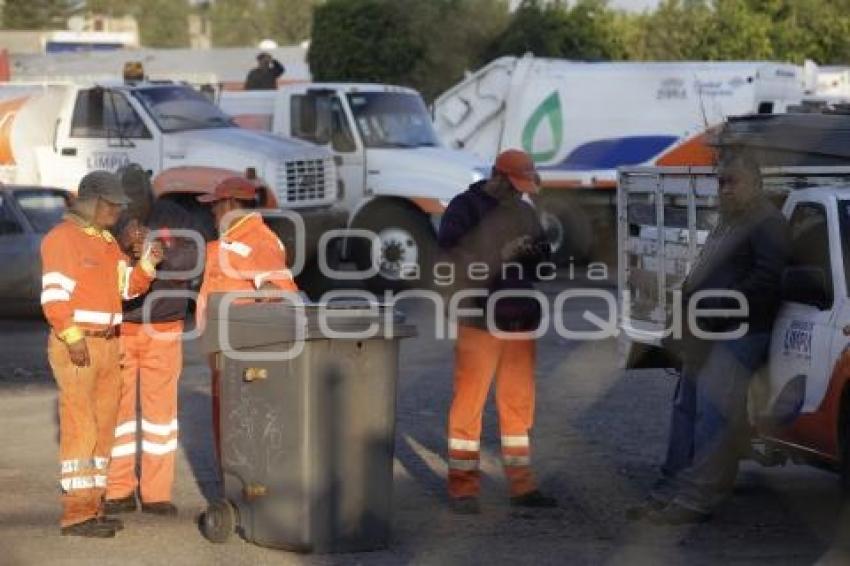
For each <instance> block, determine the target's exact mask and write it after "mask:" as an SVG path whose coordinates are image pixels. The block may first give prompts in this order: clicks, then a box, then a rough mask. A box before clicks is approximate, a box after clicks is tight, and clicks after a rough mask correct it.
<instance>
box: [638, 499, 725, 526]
mask: <svg viewBox="0 0 850 566" xmlns="http://www.w3.org/2000/svg"><path fill="white" fill-rule="evenodd" d="M646 518H647V519H648V520H649V522H650V523H653V524H655V525H694V524H697V523H705V522H706V521H708V520H709V519H711V514H710V513H705V512H703V511H697V510H696V509H690V508H688V507H684V506H682V505H679V504H678V503H670V504H669V505H667V506H666V507H664V508H663V509H659V510H657V511H651V512H649V513H648V514H647V515H646Z"/></svg>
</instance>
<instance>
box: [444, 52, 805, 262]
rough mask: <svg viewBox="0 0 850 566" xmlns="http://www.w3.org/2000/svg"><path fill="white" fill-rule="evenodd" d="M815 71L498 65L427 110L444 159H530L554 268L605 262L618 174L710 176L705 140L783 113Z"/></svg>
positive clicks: (745, 65) (770, 66)
mask: <svg viewBox="0 0 850 566" xmlns="http://www.w3.org/2000/svg"><path fill="white" fill-rule="evenodd" d="M815 82H816V67H815V66H814V65H813V64H807V65H805V66H796V65H790V64H780V63H765V62H753V61H746V62H722V63H715V62H699V63H697V62H675V63H642V62H641V63H619V62H616V63H612V62H600V63H584V62H575V61H565V60H557V59H540V58H534V57H531V56H526V57H522V58H516V57H502V58H500V59H496V60H495V61H492V62H491V63H489V64H488V65H486V66H484V67H483V68H481V69H479V70H478V71H476V72H474V73H471V74H470V75H468V76H467V77H466V78H465V79H464V80H463V81H461V82H460V83H459V84H457V85H456V86H454V87H452V88H451V89H449V90H448V91H446V92H445V93H444V94H443V95H441V96H440V97H439V98H438V99H437V100H436V102H435V103H434V109H433V110H434V120H435V125H436V128H437V132H438V133H439V134H440V136H441V137H442V138H443V140H444V141H445V143H446V144H448V145H449V146H450V147H455V148H463V149H467V150H469V151H472V152H474V153H476V154H478V155H479V156H481V157H482V158H485V159H492V158H493V157H494V156H495V155H496V154H497V153H498V152H499V151H500V150H503V149H507V148H519V149H523V150H525V151H527V152H529V153H530V154H531V155H532V156H533V157H534V159H535V161H536V162H537V164H538V167H539V169H540V172H541V176H542V179H543V186H544V190H543V192H542V194H541V199H540V208H541V211H542V218H541V219H542V221H543V224H544V226H545V227H546V229H547V232H548V233H549V237H550V241H551V242H552V245H553V249H554V252H555V255H556V257H557V258H559V259H560V260H561V261H566V262H569V261H570V258H573V259H574V260H575V261H579V260H585V259H588V258H591V257H597V258H609V257H610V255H611V254H610V251H611V250H612V249H613V244H614V242H615V233H614V226H615V194H616V191H615V188H616V180H617V168H618V167H623V166H636V165H691V166H695V165H709V164H710V163H711V158H712V155H711V152H710V151H708V149H707V148H706V146H705V143H704V134H705V132H706V130H708V129H709V128H711V127H713V126H716V125H719V124H721V123H722V122H723V121H724V120H725V119H726V118H727V117H728V116H733V115H741V114H749V113H758V114H772V113H780V112H784V111H785V110H786V108H787V107H788V105H789V104H797V103H799V102H800V101H801V99H802V98H803V97H804V95H805V93H806V92H808V91H809V90H811V89H813V88H814V84H815Z"/></svg>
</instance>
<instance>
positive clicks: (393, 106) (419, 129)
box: [219, 83, 489, 288]
mask: <svg viewBox="0 0 850 566" xmlns="http://www.w3.org/2000/svg"><path fill="white" fill-rule="evenodd" d="M219 104H220V105H221V107H222V109H223V110H224V111H225V112H227V113H228V114H230V115H232V116H234V118H235V119H236V122H237V123H239V124H241V125H243V126H244V127H246V128H255V129H259V130H266V131H271V132H273V133H275V134H277V135H279V136H282V137H284V138H298V139H300V140H304V141H308V142H311V143H313V144H316V145H318V146H321V147H323V148H327V149H328V150H330V151H331V152H333V154H334V156H335V159H336V163H337V171H338V175H339V179H340V187H341V189H340V190H341V193H342V203H343V206H344V208H345V209H346V210H347V211H348V212H349V226H350V227H351V228H358V229H365V230H369V231H371V232H373V233H374V234H376V235H377V237H378V239H379V241H380V246H381V249H380V253H379V254H377V258H378V265H379V271H378V274H377V275H376V276H375V277H374V278H373V280H372V281H371V283H372V286H373V287H375V288H398V287H403V286H405V285H407V284H409V283H415V282H416V281H417V280H422V279H423V276H426V275H427V276H428V277H430V272H431V270H432V264H433V261H434V251H435V228H436V227H437V223H438V222H439V218H440V216H441V214H442V213H443V211H444V210H445V207H446V205H447V204H448V202H449V201H450V200H451V199H452V197H454V196H455V195H457V194H458V193H460V192H461V191H463V190H465V189H466V188H467V186H469V185H470V184H471V183H473V182H475V181H477V180H480V179H482V178H484V177H485V176H487V175H488V174H489V168H488V167H486V166H485V162H483V161H482V160H480V159H478V158H476V157H474V156H473V155H472V154H470V153H466V152H463V151H458V150H453V149H448V148H446V147H444V146H443V145H442V144H441V143H440V141H439V139H438V138H437V135H436V133H435V132H434V128H433V125H432V122H431V116H430V115H429V114H428V110H427V108H426V107H425V104H424V102H423V101H422V98H421V97H420V96H419V93H418V92H416V91H415V90H412V89H409V88H404V87H397V86H388V85H378V84H349V83H305V84H294V85H288V86H285V87H283V88H281V89H279V90H277V91H254V92H223V93H222V94H221V98H220V101H219ZM364 243H365V244H367V245H362V244H364ZM344 253H345V255H347V256H350V258H351V259H353V260H354V261H355V262H356V264H357V266H358V268H359V269H361V270H365V269H367V268H368V267H369V266H370V265H371V264H372V253H371V251H370V246H369V245H368V241H367V240H364V239H362V238H356V239H355V238H351V239H350V240H348V242H347V243H346V245H345V250H344ZM425 279H427V277H425ZM423 282H425V281H423Z"/></svg>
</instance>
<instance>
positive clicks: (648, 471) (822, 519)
mask: <svg viewBox="0 0 850 566" xmlns="http://www.w3.org/2000/svg"><path fill="white" fill-rule="evenodd" d="M576 285H577V283H575V282H573V283H569V282H564V281H558V282H554V283H550V284H547V285H546V287H545V291H546V293H547V295H548V296H549V297H550V298H554V295H555V294H556V293H558V292H560V291H561V290H563V289H564V288H566V287H570V286H576ZM603 287H604V285H603ZM401 308H402V310H404V311H405V313H406V315H407V317H408V320H409V321H411V322H414V323H415V324H416V325H417V327H418V329H419V337H418V338H415V339H410V340H406V341H404V342H403V343H402V345H401V365H400V373H399V393H398V409H397V435H396V456H395V462H394V510H393V519H392V533H393V534H392V541H391V545H390V547H389V549H387V550H381V551H376V552H369V553H359V554H347V555H322V556H319V555H298V554H293V553H288V552H284V551H279V550H271V549H265V548H261V547H258V546H255V545H252V544H249V543H246V542H244V541H242V540H241V539H240V538H239V537H238V536H233V537H232V538H231V539H230V541H229V542H227V543H225V544H221V545H215V544H211V543H209V542H208V541H206V540H205V539H204V538H203V537H202V536H201V534H200V532H199V530H198V527H197V517H198V515H199V514H200V513H201V512H202V511H203V510H204V508H205V507H206V499H205V494H206V495H210V494H214V493H216V491H217V489H218V484H217V478H216V473H215V471H214V470H215V468H214V466H213V452H212V441H211V434H210V410H209V375H208V371H207V369H206V367H205V364H204V362H203V357H202V354H201V352H200V350H199V348H198V345H197V344H196V343H188V344H187V347H186V356H185V358H186V359H185V364H186V367H185V371H184V373H183V375H182V377H181V383H180V415H179V420H180V429H181V446H180V450H179V452H178V465H177V480H176V488H175V503H176V504H177V505H178V506H179V508H180V513H179V515H178V517H176V518H168V519H166V518H155V517H151V516H146V515H142V514H134V515H130V516H124V518H125V521H126V529H125V530H124V531H123V532H121V533H119V534H118V536H117V537H116V538H115V539H111V540H89V539H80V538H75V537H60V536H59V533H58V519H59V501H58V488H57V462H56V460H57V433H58V426H57V418H56V390H55V387H54V386H53V383H52V378H51V376H50V373H49V369H48V367H47V362H46V359H45V355H44V346H45V341H46V336H47V331H46V327H45V325H44V323H43V322H41V321H38V320H2V321H0V447H2V448H0V565H15V566H17V565H43V564H68V565H98V564H118V565H122V566H126V565H135V564H150V565H161V564H169V565H182V564H186V565H194V564H222V565H238V564H252V565H253V564H435V565H437V564H439V565H446V564H629V565H631V564H653V565H654V564H688V565H692V564H768V563H769V564H814V563H821V564H850V554H847V553H844V545H845V544H850V528H848V525H849V524H850V521H847V520H844V519H843V518H842V504H841V496H840V491H839V487H838V482H837V478H836V477H835V476H834V475H833V474H831V473H829V472H825V471H821V470H818V469H814V468H810V467H805V466H796V465H788V466H786V467H781V468H761V467H759V466H757V465H756V464H754V463H751V462H747V463H744V465H743V466H742V471H741V474H740V476H739V481H738V484H737V487H736V490H735V494H734V497H733V498H732V499H731V500H730V501H729V502H727V503H726V504H725V505H724V506H723V507H722V508H721V509H719V510H718V512H717V513H716V515H715V517H714V519H713V520H712V521H711V522H709V523H707V524H703V525H699V526H695V527H675V528H673V527H656V526H652V525H648V524H645V523H632V522H629V521H627V520H626V518H625V516H624V510H625V508H627V507H628V506H630V505H634V504H637V503H639V502H640V501H641V499H642V497H643V496H644V494H645V492H646V490H647V488H648V486H649V485H650V484H651V483H652V481H653V479H654V478H655V475H656V474H657V463H658V461H659V457H660V455H661V453H662V451H663V447H664V443H665V438H666V430H667V418H668V410H669V402H670V398H671V395H672V391H673V386H674V379H673V377H672V376H671V375H670V374H669V373H668V372H666V371H664V370H634V371H628V372H625V371H622V370H619V369H618V368H617V348H616V344H615V342H614V341H613V340H605V341H584V342H580V341H573V340H567V339H564V338H562V337H560V336H558V335H557V334H556V333H555V332H554V331H550V332H549V333H547V335H546V336H545V337H543V338H541V339H540V341H539V344H538V368H537V420H536V426H535V428H534V432H533V445H534V462H535V468H536V471H537V475H538V478H539V480H540V484H541V487H542V489H543V490H545V491H546V492H548V493H551V494H553V495H554V496H556V497H557V498H558V499H559V501H560V506H559V508H558V509H555V510H546V511H537V512H524V513H516V512H514V511H512V510H511V508H510V507H509V506H508V501H507V488H506V485H505V481H504V478H503V475H502V472H501V469H500V464H499V455H498V454H499V450H498V430H497V426H496V414H495V410H494V407H493V403H492V399H491V400H490V402H489V403H488V408H487V410H486V413H485V432H484V439H483V458H482V469H483V472H484V476H485V479H484V482H483V497H482V503H483V513H482V514H481V515H480V516H456V515H454V514H452V513H451V512H450V510H449V509H448V507H447V504H446V494H445V475H446V469H447V467H446V440H445V428H446V411H447V407H448V404H449V401H450V398H451V372H452V361H453V359H452V349H453V344H452V342H450V341H447V340H437V339H435V338H434V334H433V328H432V327H433V325H434V317H433V314H432V313H431V309H430V308H428V305H425V304H421V303H408V304H403V305H401ZM601 308H602V304H601V302H599V301H595V300H589V299H585V300H574V301H570V302H568V303H567V304H566V305H565V311H566V312H565V320H566V321H567V322H568V323H569V324H570V327H571V328H575V329H577V328H579V327H580V326H583V327H588V326H587V323H586V322H581V315H582V312H583V311H585V310H590V311H594V312H597V313H599V312H600V310H601ZM573 324H574V325H575V326H573Z"/></svg>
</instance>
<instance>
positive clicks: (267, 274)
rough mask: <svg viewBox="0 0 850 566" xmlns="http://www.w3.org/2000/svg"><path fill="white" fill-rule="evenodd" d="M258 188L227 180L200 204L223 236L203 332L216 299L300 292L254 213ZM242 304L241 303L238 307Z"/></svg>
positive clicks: (211, 255)
mask: <svg viewBox="0 0 850 566" xmlns="http://www.w3.org/2000/svg"><path fill="white" fill-rule="evenodd" d="M257 197H258V192H257V186H256V185H255V184H254V182H252V181H250V180H249V179H246V178H244V177H229V178H227V179H224V180H223V181H221V182H220V183H219V184H218V185H216V187H215V189H214V190H213V192H212V193H210V194H206V195H201V196H199V197H198V202H201V203H204V204H209V205H210V206H211V208H212V214H213V216H214V218H215V223H216V226H218V230H219V238H218V240H215V241H213V242H210V243H209V244H207V251H206V266H205V267H204V278H203V282H202V283H201V290H200V292H199V294H198V306H197V309H196V311H195V316H196V319H197V321H198V324H199V325H200V326H203V325H204V324H205V322H206V309H207V303H208V301H209V296H210V294H212V293H226V292H233V291H235V292H246V291H288V292H293V293H297V292H298V286H297V285H296V284H295V280H294V278H293V276H292V272H291V271H290V270H289V268H288V267H287V261H286V249H285V248H284V246H283V243H282V242H281V241H280V239H279V238H278V237H277V236H276V235H275V233H274V232H272V231H271V229H270V228H269V227H268V226H266V224H265V222H263V218H262V216H260V214H259V213H257V212H255V211H253V210H251V209H252V208H253V207H254V206H255V205H256V203H257ZM237 302H238V301H237ZM210 370H211V372H212V401H213V435H214V439H215V448H216V454H220V452H219V446H220V444H219V415H218V412H219V411H218V409H219V375H218V371H217V370H216V368H215V364H214V363H213V362H212V361H211V362H210Z"/></svg>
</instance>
